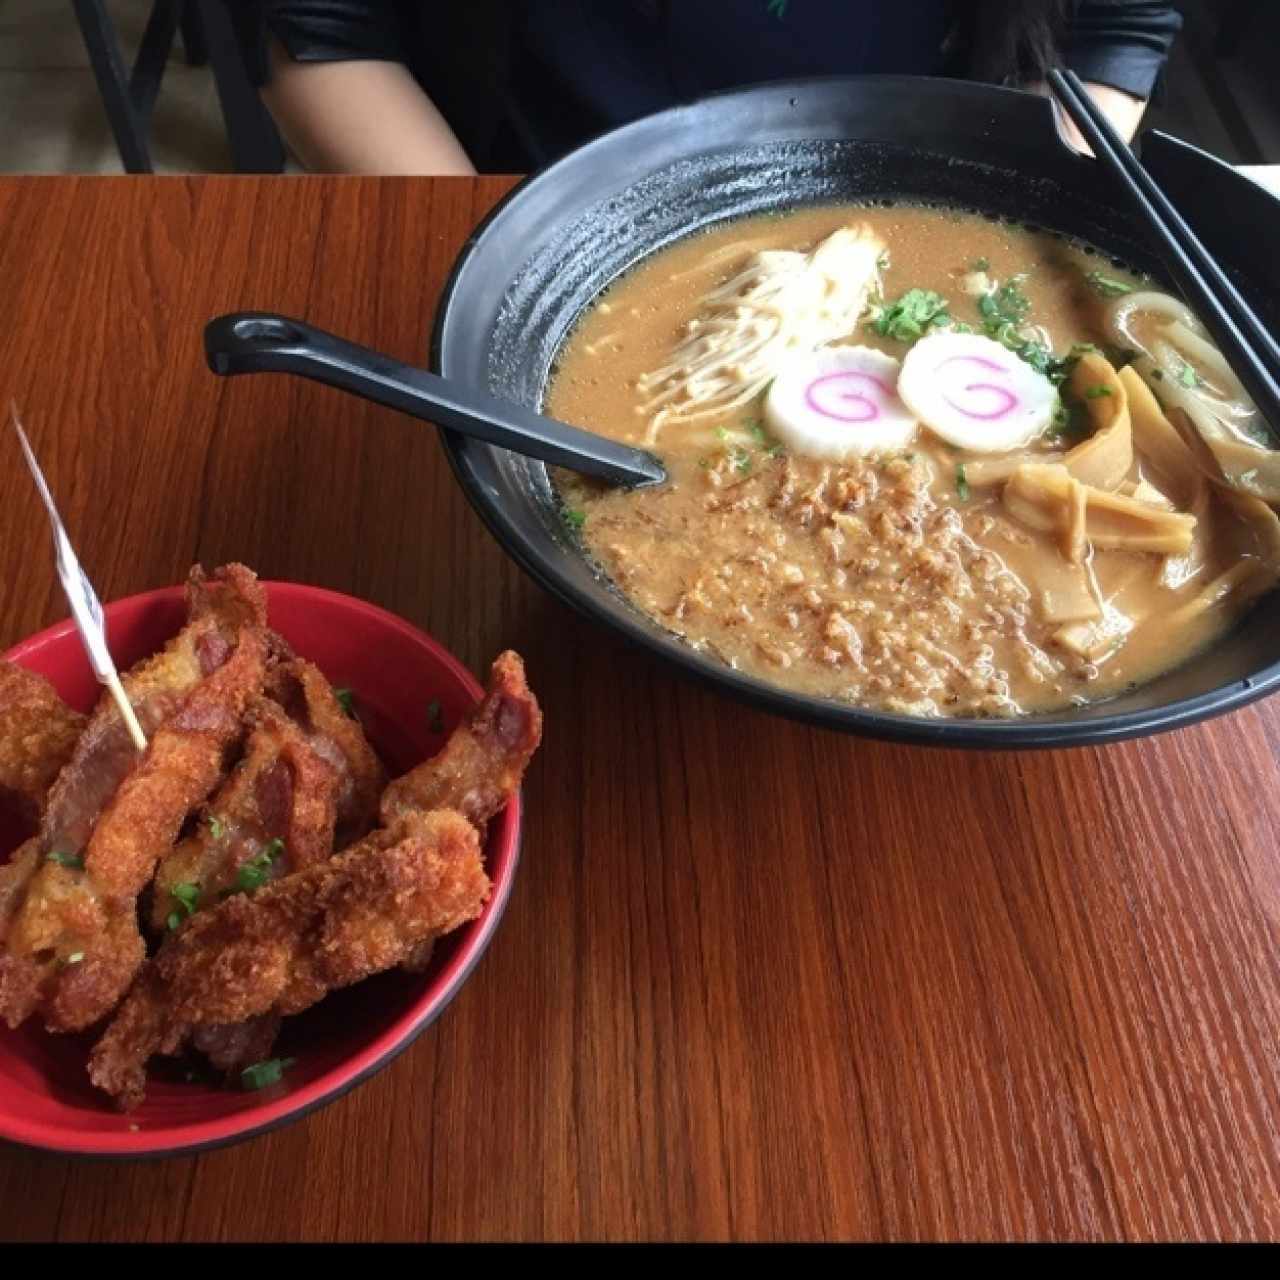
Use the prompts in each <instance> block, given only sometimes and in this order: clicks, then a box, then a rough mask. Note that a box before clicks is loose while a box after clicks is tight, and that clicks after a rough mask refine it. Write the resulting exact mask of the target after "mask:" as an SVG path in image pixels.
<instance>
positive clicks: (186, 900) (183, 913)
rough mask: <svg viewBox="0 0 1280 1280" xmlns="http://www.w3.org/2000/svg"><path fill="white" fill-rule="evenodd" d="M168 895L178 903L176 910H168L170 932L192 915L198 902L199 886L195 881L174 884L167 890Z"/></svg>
mask: <svg viewBox="0 0 1280 1280" xmlns="http://www.w3.org/2000/svg"><path fill="white" fill-rule="evenodd" d="M169 896H170V897H171V898H172V899H173V900H174V902H176V903H177V904H178V908H179V909H178V910H174V911H170V912H169V919H168V920H167V922H166V923H167V924H168V926H169V930H170V932H172V931H173V930H174V929H176V928H177V927H178V926H179V925H180V924H181V923H182V922H183V921H184V920H185V919H186V918H187V917H188V916H190V915H194V914H195V910H196V907H197V906H198V905H199V902H200V886H199V885H198V884H196V883H195V881H193V880H191V881H187V882H185V883H184V884H175V885H174V886H173V888H172V889H170V890H169Z"/></svg>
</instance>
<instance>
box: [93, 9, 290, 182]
mask: <svg viewBox="0 0 1280 1280" xmlns="http://www.w3.org/2000/svg"><path fill="white" fill-rule="evenodd" d="M72 3H73V5H74V7H75V13H76V19H77V20H78V22H79V23H80V31H81V34H82V35H83V36H84V42H85V47H86V48H87V49H88V51H89V62H90V64H91V65H92V67H93V74H94V77H95V78H96V80H97V83H98V92H99V93H100V94H101V95H102V103H103V106H104V107H105V108H106V112H107V119H108V121H109V122H110V124H111V131H112V133H113V134H114V135H115V140H116V146H117V147H118V148H119V151H120V159H121V162H122V163H123V164H124V168H125V172H126V173H153V172H154V171H155V166H154V164H153V163H152V159H151V142H150V139H151V115H152V111H153V109H154V108H155V103H156V98H157V96H158V95H159V92H160V84H161V81H162V80H163V78H164V69H165V64H166V63H167V62H168V60H169V54H170V52H171V51H172V49H173V45H174V41H175V40H176V39H177V35H178V32H179V30H180V31H181V32H182V43H183V48H184V49H185V51H186V56H187V61H188V62H190V63H192V64H193V65H203V64H204V63H206V62H207V63H208V64H209V67H210V68H211V70H212V71H213V76H214V81H215V83H216V85H217V90H218V102H219V104H220V106H221V108H222V118H223V121H224V123H225V125H226V129H227V139H228V141H229V142H230V144H231V156H232V161H233V163H234V165H235V167H236V170H237V172H240V173H279V172H280V171H281V170H282V169H283V168H284V159H285V153H284V146H283V144H282V143H281V141H280V135H279V133H278V132H277V131H276V127H275V123H274V122H273V121H272V119H271V117H270V115H269V114H268V113H267V110H266V108H265V107H264V106H263V105H262V99H261V98H260V97H259V95H258V91H257V88H256V87H255V86H254V84H253V81H252V80H251V79H250V77H249V72H248V69H247V67H246V66H245V61H244V56H243V53H242V51H241V47H240V43H239V41H238V40H237V38H236V29H235V22H234V16H233V13H232V11H231V9H230V6H229V4H228V3H227V0H155V3H154V4H153V6H152V9H151V16H150V17H149V19H148V20H147V25H146V29H145V30H144V32H143V35H142V43H141V44H140V45H139V47H138V56H137V58H136V59H135V60H134V64H133V66H132V68H129V67H127V66H126V64H125V60H124V55H123V54H122V53H121V50H120V41H119V38H118V36H117V34H116V29H115V24H114V23H113V22H112V20H111V16H110V15H109V14H108V13H107V11H106V7H105V4H104V0H72Z"/></svg>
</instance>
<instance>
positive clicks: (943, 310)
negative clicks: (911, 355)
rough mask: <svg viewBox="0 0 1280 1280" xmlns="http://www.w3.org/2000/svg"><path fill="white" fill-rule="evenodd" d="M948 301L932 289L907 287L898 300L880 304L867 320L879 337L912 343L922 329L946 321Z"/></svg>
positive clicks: (922, 335) (948, 321) (922, 334)
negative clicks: (886, 304)
mask: <svg viewBox="0 0 1280 1280" xmlns="http://www.w3.org/2000/svg"><path fill="white" fill-rule="evenodd" d="M950 321H951V317H950V315H949V314H948V312H947V300H946V298H944V297H943V296H942V294H940V293H934V292H933V290H932V289H908V290H907V292H906V293H904V294H903V295H902V297H900V298H899V299H898V300H897V302H894V303H890V304H889V305H888V306H885V305H883V304H881V306H880V307H879V308H878V309H877V310H876V312H875V314H874V315H873V316H872V317H871V319H870V320H869V321H868V323H869V324H870V326H871V328H872V329H874V330H875V332H876V333H878V334H880V336H881V337H882V338H893V339H895V340H896V341H898V342H915V341H916V339H917V338H923V337H924V335H925V330H927V329H929V328H932V327H938V326H941V325H945V324H949V323H950Z"/></svg>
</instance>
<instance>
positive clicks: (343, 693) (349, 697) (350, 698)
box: [333, 689, 356, 720]
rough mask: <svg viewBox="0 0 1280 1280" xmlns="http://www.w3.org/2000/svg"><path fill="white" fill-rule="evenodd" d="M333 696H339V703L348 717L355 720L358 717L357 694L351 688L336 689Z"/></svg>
mask: <svg viewBox="0 0 1280 1280" xmlns="http://www.w3.org/2000/svg"><path fill="white" fill-rule="evenodd" d="M333 696H334V697H335V698H337V700H338V705H339V706H340V707H341V708H342V709H343V711H345V712H346V713H347V718H348V719H350V720H354V719H355V718H356V695H355V694H354V693H353V692H352V691H351V690H350V689H335V690H334V691H333Z"/></svg>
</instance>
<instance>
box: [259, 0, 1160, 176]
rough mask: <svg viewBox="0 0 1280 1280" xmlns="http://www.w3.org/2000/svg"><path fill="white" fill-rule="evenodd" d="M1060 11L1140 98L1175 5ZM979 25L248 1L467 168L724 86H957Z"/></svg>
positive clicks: (525, 5)
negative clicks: (364, 65) (880, 82)
mask: <svg viewBox="0 0 1280 1280" xmlns="http://www.w3.org/2000/svg"><path fill="white" fill-rule="evenodd" d="M1008 7H1009V6H1007V5H1006V6H1005V8H1008ZM1068 8H1069V9H1070V11H1071V13H1070V17H1069V19H1068V21H1067V24H1066V27H1065V30H1064V31H1063V32H1062V33H1061V35H1062V39H1061V44H1062V48H1063V52H1064V55H1065V61H1066V62H1067V63H1068V65H1070V66H1071V67H1072V68H1074V69H1075V70H1076V71H1078V72H1079V73H1080V74H1081V75H1082V76H1083V77H1084V78H1085V79H1087V80H1094V81H1097V82H1099V83H1102V84H1109V85H1112V86H1114V87H1115V88H1118V89H1123V90H1125V91H1127V92H1129V93H1132V94H1134V95H1136V96H1138V97H1143V98H1145V97H1148V96H1149V95H1150V92H1151V89H1152V85H1153V84H1154V82H1155V80H1156V77H1157V76H1158V74H1159V72H1160V69H1161V67H1162V65H1163V62H1164V59H1165V56H1166V54H1167V53H1168V50H1169V48H1170V46H1171V45H1172V43H1173V39H1174V37H1175V35H1176V34H1177V32H1178V30H1179V27H1180V23H1181V19H1180V17H1179V15H1178V13H1177V11H1176V9H1175V8H1174V6H1173V5H1172V4H1166V3H1159V2H1157V0H1073V2H1069V4H1068ZM991 9H995V10H997V11H998V9H999V6H991V7H990V8H989V9H988V10H987V11H988V12H990V11H991ZM982 12H983V6H982V5H979V4H977V3H975V0H523V2H521V3H516V2H514V0H511V2H510V3H503V2H502V0H465V3H464V4H461V5H459V4H452V3H451V4H447V5H445V4H440V3H435V2H428V3H421V2H419V3H409V2H408V0H258V26H257V33H256V34H257V36H258V37H259V39H260V37H261V36H262V34H263V33H264V32H265V31H266V30H268V29H269V30H270V31H272V32H273V33H274V34H275V35H276V36H277V38H278V39H279V40H280V41H281V43H282V44H283V45H284V47H285V48H286V49H287V50H288V52H289V54H290V56H291V57H293V58H295V59H298V60H301V61H328V60H341V59H356V58H374V59H381V60H394V61H400V62H404V63H406V64H407V65H408V66H409V67H410V68H411V69H412V70H413V72H414V74H415V75H416V76H417V77H418V79H419V80H420V81H421V82H422V84H423V86H424V88H425V89H426V90H427V92H428V93H429V94H430V95H431V96H432V98H433V99H434V100H435V101H436V103H437V105H438V106H440V108H441V110H442V111H443V112H444V114H445V115H446V116H447V117H448V118H449V121H450V123H451V124H452V125H453V127H454V129H455V130H456V131H457V133H458V135H459V137H460V139H461V140H462V142H463V145H464V146H466V147H467V149H468V151H469V152H470V153H471V155H472V158H473V160H475V161H476V163H477V166H478V167H480V168H521V169H525V168H532V167H535V166H537V165H539V164H542V163H544V162H546V161H547V160H549V159H552V158H554V156H556V155H558V154H560V153H561V152H563V151H565V150H567V149H568V148H570V147H572V146H574V145H576V144H577V143H578V142H581V141H583V140H585V139H586V138H588V137H590V136H592V135H593V134H595V133H599V132H601V131H602V130H604V129H607V128H611V127H613V126H615V125H618V124H622V123H624V122H626V121H628V120H633V119H635V118H637V117H638V116H642V115H645V114H648V113H649V112H652V111H657V110H660V109H662V108H663V107H667V106H671V105H673V104H674V103H677V102H681V101H685V100H688V99H690V98H695V97H698V96H700V95H702V94H705V93H708V92H711V91H713V90H717V89H724V88H728V87H731V86H734V85H743V84H752V83H756V82H759V81H764V80H777V79H784V78H792V77H799V76H810V75H836V74H843V75H852V74H859V73H868V72H901V73H906V74H915V75H940V74H960V73H963V72H964V71H965V70H966V69H967V68H969V67H972V66H973V65H974V61H975V59H974V57H973V54H974V52H975V51H980V50H981V48H982V46H983V44H984V43H988V42H990V41H991V38H992V33H990V32H984V31H982V30H978V29H976V27H975V24H976V22H977V21H978V20H979V19H978V18H977V15H978V14H980V13H982ZM258 53H259V54H260V44H259V49H258ZM258 66H259V68H260V69H261V68H263V67H265V60H263V59H261V58H260V57H259V61H258Z"/></svg>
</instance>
